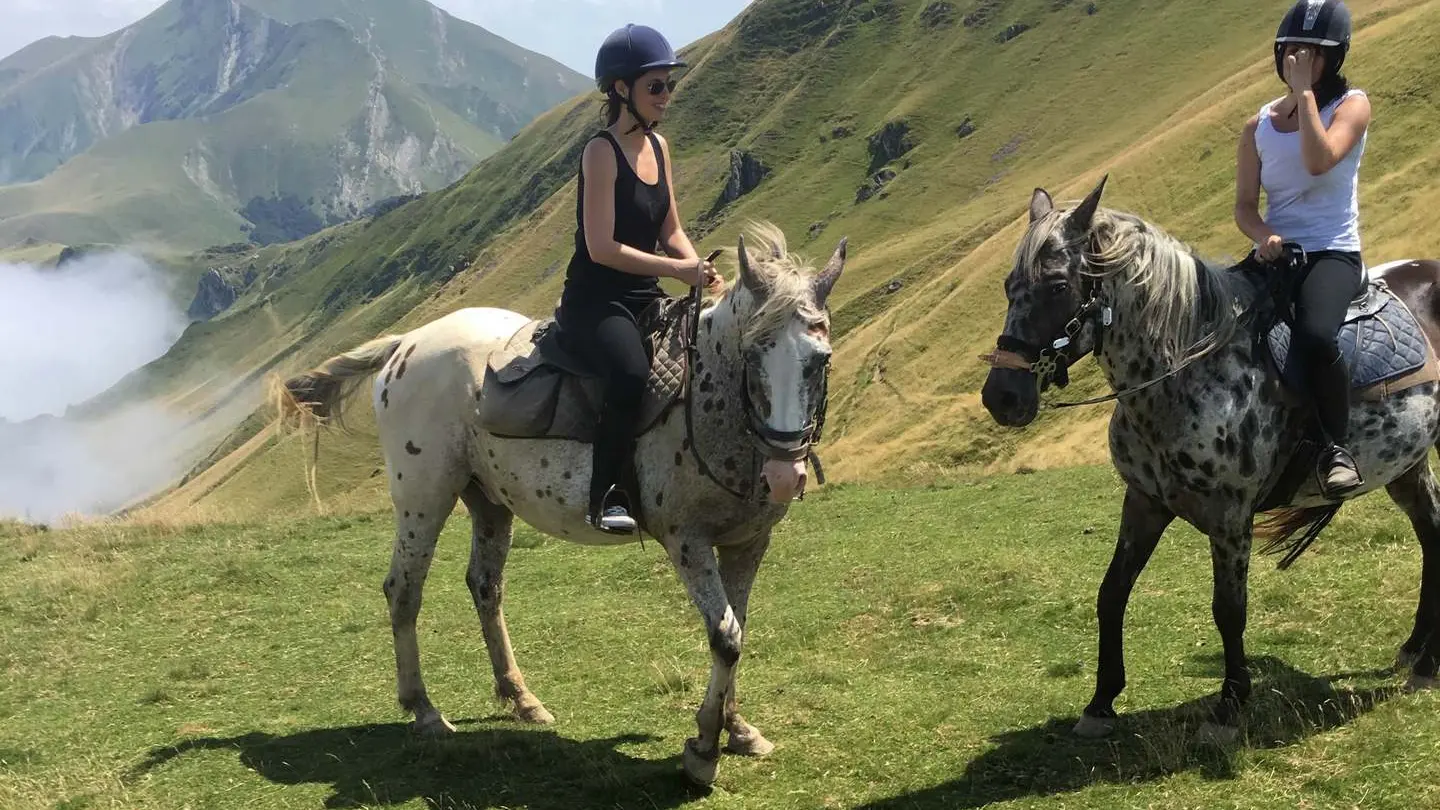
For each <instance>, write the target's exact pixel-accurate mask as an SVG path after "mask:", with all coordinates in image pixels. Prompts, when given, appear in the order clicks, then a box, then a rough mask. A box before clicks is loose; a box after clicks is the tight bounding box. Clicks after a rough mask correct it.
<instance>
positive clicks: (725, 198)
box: [710, 149, 770, 216]
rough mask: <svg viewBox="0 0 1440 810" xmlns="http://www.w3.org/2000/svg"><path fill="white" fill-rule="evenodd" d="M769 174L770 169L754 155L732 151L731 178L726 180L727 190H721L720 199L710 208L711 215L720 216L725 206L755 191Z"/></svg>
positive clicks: (736, 150)
mask: <svg viewBox="0 0 1440 810" xmlns="http://www.w3.org/2000/svg"><path fill="white" fill-rule="evenodd" d="M769 174H770V167H768V166H766V165H765V164H764V163H761V162H760V159H759V158H757V157H755V156H754V155H753V154H751V153H749V152H745V151H741V150H739V149H735V150H731V152H730V176H729V177H728V178H726V180H725V188H723V189H721V191H720V197H719V198H718V199H717V200H715V205H714V206H712V207H711V208H710V215H711V216H714V215H716V214H718V213H719V212H720V210H721V209H723V208H724V207H725V206H727V205H729V204H731V203H733V202H735V201H736V200H738V199H740V198H741V197H743V196H745V195H746V194H749V193H750V192H752V191H754V190H755V189H756V188H757V187H758V186H759V185H760V182H761V181H762V180H764V179H765V177H766V176H767V175H769Z"/></svg>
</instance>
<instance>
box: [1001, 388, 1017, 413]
mask: <svg viewBox="0 0 1440 810" xmlns="http://www.w3.org/2000/svg"><path fill="white" fill-rule="evenodd" d="M1019 405H1020V397H1019V396H1018V395H1017V394H1016V393H1015V392H1014V391H1001V392H1000V407H1002V408H1007V409H1008V408H1015V407H1018V406H1019Z"/></svg>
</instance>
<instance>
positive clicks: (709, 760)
mask: <svg viewBox="0 0 1440 810" xmlns="http://www.w3.org/2000/svg"><path fill="white" fill-rule="evenodd" d="M683 762H684V767H685V778H686V779H689V780H690V781H691V783H693V784H695V785H697V786H699V787H703V788H708V787H710V786H711V785H713V784H715V775H716V774H717V773H718V772H719V770H720V752H719V751H716V752H715V753H713V754H711V755H709V756H706V755H704V754H702V753H700V752H699V751H698V750H696V748H695V738H694V737H691V738H690V739H688V740H686V741H685V756H684V760H683Z"/></svg>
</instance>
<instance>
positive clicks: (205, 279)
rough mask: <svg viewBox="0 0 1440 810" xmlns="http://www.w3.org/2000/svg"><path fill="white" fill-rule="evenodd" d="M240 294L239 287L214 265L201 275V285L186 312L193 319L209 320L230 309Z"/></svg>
mask: <svg viewBox="0 0 1440 810" xmlns="http://www.w3.org/2000/svg"><path fill="white" fill-rule="evenodd" d="M239 296H240V289H239V287H237V286H236V285H235V284H234V283H233V282H232V281H230V280H228V279H227V278H226V277H225V276H224V275H221V273H220V271H219V270H218V269H216V268H213V267H212V268H210V269H209V270H208V271H206V273H205V275H203V276H201V277H200V285H199V287H198V288H197V289H196V290H195V298H194V300H192V301H191V302H190V308H189V309H188V310H186V314H187V315H189V316H190V320H191V321H208V320H210V319H211V318H213V317H215V316H216V315H219V314H220V313H222V312H224V311H225V310H227V309H229V308H230V305H231V304H233V303H235V299H236V298H238V297H239Z"/></svg>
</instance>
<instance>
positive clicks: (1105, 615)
mask: <svg viewBox="0 0 1440 810" xmlns="http://www.w3.org/2000/svg"><path fill="white" fill-rule="evenodd" d="M1173 520H1175V513H1174V512H1172V511H1170V510H1169V509H1167V508H1166V507H1165V506H1164V505H1163V504H1161V503H1160V502H1158V501H1156V500H1155V499H1154V498H1151V497H1150V496H1149V495H1146V494H1145V493H1143V492H1141V491H1140V490H1138V489H1136V488H1134V487H1130V488H1128V489H1127V490H1126V491H1125V505H1124V507H1123V508H1122V510H1121V513H1120V539H1119V541H1118V542H1117V543H1116V544H1115V556H1114V557H1112V558H1111V560H1110V568H1109V569H1108V570H1107V571H1106V572H1105V580H1104V581H1103V582H1101V583H1100V593H1099V596H1098V597H1097V598H1096V600H1095V612H1096V615H1097V617H1098V619H1099V624H1100V661H1099V666H1098V668H1097V669H1096V672H1095V696H1094V697H1093V698H1091V700H1090V705H1088V706H1086V707H1085V714H1084V715H1083V716H1081V718H1080V722H1078V723H1076V724H1075V733H1076V734H1078V735H1080V736H1082V737H1102V736H1104V735H1106V734H1109V733H1110V732H1111V731H1113V730H1114V728H1115V698H1117V697H1119V696H1120V693H1121V692H1123V691H1124V690H1125V646H1124V635H1125V606H1126V605H1127V604H1128V603H1129V601H1130V591H1131V589H1133V588H1134V587H1135V580H1136V579H1138V578H1139V577H1140V572H1141V571H1143V570H1145V564H1146V563H1147V562H1149V561H1150V555H1151V554H1153V553H1154V551H1155V546H1156V545H1157V544H1159V542H1160V536H1161V535H1163V534H1164V533H1165V529H1166V528H1167V527H1168V526H1169V525H1170V523H1171V522H1172V521H1173Z"/></svg>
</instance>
